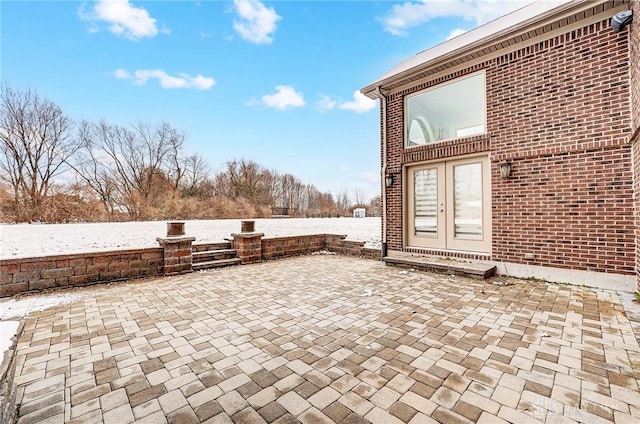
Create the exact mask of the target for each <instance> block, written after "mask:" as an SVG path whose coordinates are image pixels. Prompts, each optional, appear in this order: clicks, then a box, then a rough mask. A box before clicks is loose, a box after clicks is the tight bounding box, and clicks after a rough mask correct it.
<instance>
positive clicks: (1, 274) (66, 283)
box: [0, 248, 164, 297]
mask: <svg viewBox="0 0 640 424" xmlns="http://www.w3.org/2000/svg"><path fill="white" fill-rule="evenodd" d="M163 263H164V261H163V249H162V248H149V249H137V250H123V251H116V252H100V253H87V254H77V255H59V256H47V257H39V258H24V259H9V260H2V261H0V297H5V296H12V295H14V294H17V293H21V292H27V291H42V290H46V289H52V288H56V287H75V286H86V285H90V284H97V283H107V282H111V281H120V280H127V279H131V278H138V277H149V276H155V275H162V273H163Z"/></svg>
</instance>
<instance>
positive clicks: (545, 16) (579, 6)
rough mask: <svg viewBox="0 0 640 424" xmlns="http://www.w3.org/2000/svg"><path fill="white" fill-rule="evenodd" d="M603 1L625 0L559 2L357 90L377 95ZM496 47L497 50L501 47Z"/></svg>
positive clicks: (612, 2) (366, 94)
mask: <svg viewBox="0 0 640 424" xmlns="http://www.w3.org/2000/svg"><path fill="white" fill-rule="evenodd" d="M607 3H609V4H610V7H607V9H612V8H614V7H616V6H620V5H624V4H626V3H627V0H621V1H615V0H609V1H600V2H594V1H593V0H572V1H570V2H567V3H563V4H561V5H559V6H557V7H555V8H553V9H550V10H548V11H546V12H543V13H541V14H539V15H536V16H534V17H531V18H529V19H526V20H524V21H521V22H518V23H516V24H514V25H512V26H509V27H507V28H504V29H502V30H499V31H496V32H494V33H492V34H490V35H488V36H486V37H483V38H480V39H478V40H475V41H472V42H470V43H469V44H466V45H464V46H463V47H461V48H459V49H455V50H451V51H449V52H446V53H444V54H442V55H440V56H437V57H434V58H432V59H430V60H426V61H425V62H422V63H420V64H418V65H416V66H413V67H411V68H409V69H407V70H405V71H402V72H398V73H396V74H392V75H389V76H387V77H384V76H383V77H381V78H380V79H378V80H376V81H374V82H373V83H371V84H369V85H367V86H365V87H364V88H362V89H361V90H360V92H361V93H362V94H364V95H365V96H367V97H369V98H371V99H376V98H378V97H379V93H380V91H384V89H385V87H387V86H389V85H391V83H394V82H397V81H401V80H405V79H408V78H410V77H411V76H413V75H416V74H418V73H421V72H424V71H426V70H428V69H430V68H435V67H437V66H442V65H446V64H447V63H451V62H453V61H454V60H459V59H464V58H465V56H467V57H468V56H472V55H473V54H474V53H478V52H481V51H482V50H483V49H486V48H488V47H490V46H492V45H497V44H500V43H502V42H504V41H506V40H508V39H513V38H516V37H518V36H521V35H523V34H525V33H527V32H530V31H535V30H536V29H540V28H542V27H544V26H545V25H548V24H550V23H552V22H554V21H557V20H561V19H563V18H566V17H567V16H570V15H574V14H576V13H580V12H581V11H584V10H587V9H589V8H592V7H594V5H598V4H607ZM473 31H474V30H472V31H469V32H468V33H465V34H463V35H461V36H460V37H464V36H465V35H466V34H470V35H472V32H473ZM499 49H500V50H501V49H502V48H499ZM427 51H428V50H427ZM419 54H420V53H419Z"/></svg>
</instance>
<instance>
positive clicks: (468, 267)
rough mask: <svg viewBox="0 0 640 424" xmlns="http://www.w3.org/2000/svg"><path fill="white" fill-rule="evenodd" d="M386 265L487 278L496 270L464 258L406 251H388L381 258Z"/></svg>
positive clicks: (492, 266) (493, 267)
mask: <svg viewBox="0 0 640 424" xmlns="http://www.w3.org/2000/svg"><path fill="white" fill-rule="evenodd" d="M382 260H383V261H384V262H385V263H386V264H387V265H392V266H397V267H401V268H413V269H417V270H419V271H427V272H436V273H440V274H453V275H463V276H467V277H472V278H481V279H485V278H489V277H491V276H493V275H494V274H495V272H496V267H495V266H494V265H489V264H483V263H479V262H471V261H469V262H466V261H465V260H464V259H458V258H444V257H437V256H425V255H418V254H415V253H406V252H389V253H388V255H387V256H385V257H384V258H383V259H382Z"/></svg>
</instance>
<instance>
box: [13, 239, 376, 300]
mask: <svg viewBox="0 0 640 424" xmlns="http://www.w3.org/2000/svg"><path fill="white" fill-rule="evenodd" d="M345 238H346V236H344V235H332V234H315V235H304V236H293V237H276V238H268V239H262V240H260V237H256V240H258V242H259V244H258V243H256V242H255V240H253V238H250V239H247V240H250V241H251V242H252V243H251V244H252V245H254V244H257V249H256V252H257V253H255V255H257V259H256V258H255V257H254V256H255V255H254V256H251V262H256V261H259V260H268V259H278V258H285V257H290V256H299V255H306V254H310V253H313V252H317V251H321V250H329V251H332V252H335V253H338V254H341V255H347V256H357V257H363V258H367V259H375V260H380V258H381V257H380V250H379V249H369V248H365V247H364V244H365V243H364V242H358V241H348V240H344V239H345ZM186 239H189V240H186ZM176 240H177V239H176ZM185 240H186V241H185V243H186V244H188V245H189V248H188V249H187V248H186V247H185V246H183V245H182V243H178V244H176V243H168V244H167V243H165V247H164V248H163V247H155V248H147V249H135V250H122V251H110V252H93V253H82V254H73V255H58V256H45V257H37V258H20V259H7V260H0V297H6V296H13V295H15V294H18V293H24V292H37V291H42V290H46V289H53V288H57V287H77V286H86V285H90V284H99V283H108V282H112V281H122V280H128V279H132V278H139V277H153V276H159V275H170V274H175V273H182V272H190V271H191V256H190V255H188V254H187V253H190V252H191V241H192V238H189V237H187V238H185ZM174 245H175V246H174ZM216 245H217V246H222V245H224V243H219V244H218V243H214V244H207V245H201V246H200V245H199V246H194V247H195V248H196V250H203V249H205V248H206V247H209V246H216ZM174 247H175V248H174ZM183 259H184V260H183ZM245 263H249V261H246V262H245ZM183 266H184V268H182V267H183ZM177 267H179V269H178V268H177Z"/></svg>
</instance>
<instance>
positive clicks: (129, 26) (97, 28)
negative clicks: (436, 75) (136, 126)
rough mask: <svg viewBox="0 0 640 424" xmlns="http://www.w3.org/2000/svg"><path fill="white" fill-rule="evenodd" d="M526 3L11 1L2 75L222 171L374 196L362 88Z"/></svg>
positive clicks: (371, 133)
mask: <svg viewBox="0 0 640 424" xmlns="http://www.w3.org/2000/svg"><path fill="white" fill-rule="evenodd" d="M528 2H530V1H527V0H525V1H520V0H436V1H431V0H425V1H415V2H411V1H409V2H395V1H264V2H260V1H258V0H235V1H231V0H230V1H207V0H200V1H134V0H104V1H86V2H80V1H25V0H22V1H11V0H3V1H1V2H0V25H1V26H0V31H1V34H0V35H1V53H0V55H1V56H0V79H1V80H2V82H3V83H8V84H10V85H11V86H14V87H17V88H30V89H35V90H36V91H37V92H38V93H39V94H41V95H43V96H45V97H47V98H49V99H51V100H53V101H54V102H56V103H57V104H58V105H59V106H60V107H61V108H62V109H63V110H64V111H65V112H66V113H67V114H68V115H69V116H70V117H71V118H73V119H74V120H76V121H79V120H81V119H87V120H90V121H97V120H100V119H105V120H107V121H108V122H110V123H114V124H119V125H128V124H132V123H134V122H136V121H139V120H141V121H144V122H147V123H150V124H155V123H159V122H160V121H163V120H164V121H167V122H169V123H170V124H172V125H173V126H174V127H176V128H178V129H180V130H183V131H184V132H186V134H187V144H186V146H185V147H186V151H187V153H195V152H197V153H199V154H201V155H202V156H203V157H204V158H206V159H207V161H208V162H209V164H210V165H211V168H212V169H213V170H214V171H217V170H220V169H222V167H223V166H224V164H225V162H226V161H229V160H232V159H234V158H237V159H239V158H246V159H249V160H253V161H256V162H257V163H259V164H260V165H262V166H264V167H266V168H269V169H277V170H278V171H280V172H282V173H290V174H293V175H295V176H296V177H298V178H299V179H300V180H301V181H302V182H303V183H308V184H314V185H315V186H316V187H317V188H318V189H320V190H321V191H325V192H326V191H330V192H332V193H333V194H339V193H342V192H344V191H347V193H348V194H349V195H350V196H353V193H354V192H355V190H358V191H360V192H361V193H365V195H366V196H367V197H372V196H375V195H378V194H379V191H380V183H379V181H380V176H379V169H380V168H379V167H380V159H379V154H380V147H379V109H378V108H379V106H378V102H377V101H371V100H369V99H365V98H364V97H363V96H361V95H359V93H357V90H359V89H360V88H361V87H363V86H365V85H367V84H368V83H370V82H372V81H373V80H375V79H376V78H378V77H379V76H380V75H381V74H383V73H384V72H386V71H387V70H389V68H391V67H393V66H395V65H396V64H398V63H399V62H400V61H402V60H404V59H406V58H407V57H409V56H412V55H414V54H416V53H418V52H420V51H422V50H425V49H427V48H429V47H431V46H434V45H436V44H438V43H441V42H443V41H445V40H446V39H448V38H450V37H452V36H455V35H457V34H459V33H461V32H463V31H465V30H469V29H472V28H474V27H476V26H478V25H480V24H482V23H486V22H488V21H489V20H492V19H494V18H496V17H498V16H500V15H502V14H505V13H507V12H509V11H511V10H514V9H516V8H518V7H521V6H523V5H524V4H526V3H528Z"/></svg>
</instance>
